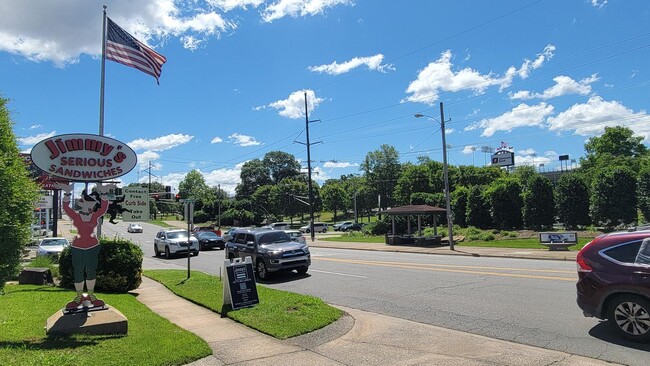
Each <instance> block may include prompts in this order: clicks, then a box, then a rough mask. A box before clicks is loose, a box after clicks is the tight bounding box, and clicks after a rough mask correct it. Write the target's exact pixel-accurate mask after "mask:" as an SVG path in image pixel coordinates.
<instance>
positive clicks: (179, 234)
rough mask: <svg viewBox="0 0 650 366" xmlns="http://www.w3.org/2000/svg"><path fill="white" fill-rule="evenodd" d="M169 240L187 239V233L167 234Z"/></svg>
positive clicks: (174, 232) (173, 232)
mask: <svg viewBox="0 0 650 366" xmlns="http://www.w3.org/2000/svg"><path fill="white" fill-rule="evenodd" d="M167 238H169V239H178V238H187V232H186V231H172V232H170V233H167Z"/></svg>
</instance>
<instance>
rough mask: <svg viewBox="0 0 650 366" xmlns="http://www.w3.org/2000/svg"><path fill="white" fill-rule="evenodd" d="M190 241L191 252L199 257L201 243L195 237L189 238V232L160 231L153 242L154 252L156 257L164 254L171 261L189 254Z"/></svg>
mask: <svg viewBox="0 0 650 366" xmlns="http://www.w3.org/2000/svg"><path fill="white" fill-rule="evenodd" d="M188 241H189V242H190V247H189V251H190V252H191V253H192V254H193V255H199V241H198V240H197V239H196V238H195V237H193V236H190V237H189V238H188V235H187V230H183V229H172V230H160V231H159V232H158V234H156V237H155V238H154V240H153V252H154V254H155V255H156V257H158V256H160V255H161V254H163V253H164V254H165V258H167V259H170V258H171V257H172V256H175V255H177V254H183V253H187V251H188V244H187V242H188Z"/></svg>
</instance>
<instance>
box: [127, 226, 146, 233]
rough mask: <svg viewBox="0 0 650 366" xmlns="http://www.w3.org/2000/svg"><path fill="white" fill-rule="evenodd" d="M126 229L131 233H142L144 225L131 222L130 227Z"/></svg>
mask: <svg viewBox="0 0 650 366" xmlns="http://www.w3.org/2000/svg"><path fill="white" fill-rule="evenodd" d="M126 231H128V232H130V233H141V232H142V225H140V224H129V227H127V228H126Z"/></svg>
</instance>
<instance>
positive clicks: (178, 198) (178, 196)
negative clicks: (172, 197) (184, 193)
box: [176, 193, 181, 202]
mask: <svg viewBox="0 0 650 366" xmlns="http://www.w3.org/2000/svg"><path fill="white" fill-rule="evenodd" d="M180 200H181V194H180V193H176V202H178V201H180Z"/></svg>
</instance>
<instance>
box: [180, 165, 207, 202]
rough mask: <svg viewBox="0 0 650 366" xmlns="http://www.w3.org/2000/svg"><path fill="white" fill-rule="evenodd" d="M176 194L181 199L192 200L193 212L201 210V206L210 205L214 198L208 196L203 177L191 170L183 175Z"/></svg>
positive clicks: (196, 171)
mask: <svg viewBox="0 0 650 366" xmlns="http://www.w3.org/2000/svg"><path fill="white" fill-rule="evenodd" d="M178 193H179V194H180V195H181V197H182V198H185V199H188V198H189V199H194V210H195V211H199V210H203V205H204V204H206V203H208V204H211V203H212V201H213V200H214V197H212V196H211V195H210V193H211V191H210V189H209V187H208V185H207V184H205V179H203V175H202V174H201V173H200V172H199V171H198V170H196V169H194V170H191V171H190V172H188V173H187V174H186V175H185V178H183V180H182V181H181V182H180V183H179V184H178Z"/></svg>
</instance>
